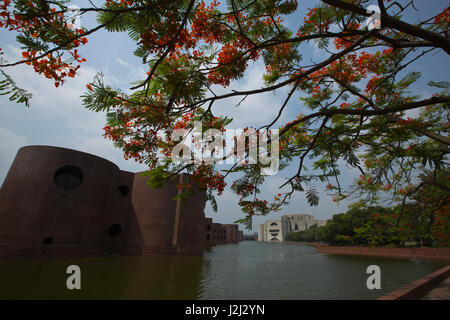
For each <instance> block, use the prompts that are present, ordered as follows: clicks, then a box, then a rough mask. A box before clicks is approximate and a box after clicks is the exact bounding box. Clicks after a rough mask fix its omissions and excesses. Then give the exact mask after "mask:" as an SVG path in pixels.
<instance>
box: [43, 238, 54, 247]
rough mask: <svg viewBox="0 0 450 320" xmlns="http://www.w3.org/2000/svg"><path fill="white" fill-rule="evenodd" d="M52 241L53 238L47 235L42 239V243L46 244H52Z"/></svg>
mask: <svg viewBox="0 0 450 320" xmlns="http://www.w3.org/2000/svg"><path fill="white" fill-rule="evenodd" d="M52 243H53V238H52V237H48V238H45V239H44V242H43V244H45V245H48V244H52Z"/></svg>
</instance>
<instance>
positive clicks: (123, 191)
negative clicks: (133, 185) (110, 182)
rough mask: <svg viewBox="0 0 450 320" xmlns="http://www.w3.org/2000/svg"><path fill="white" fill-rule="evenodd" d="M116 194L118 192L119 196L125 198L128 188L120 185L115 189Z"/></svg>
mask: <svg viewBox="0 0 450 320" xmlns="http://www.w3.org/2000/svg"><path fill="white" fill-rule="evenodd" d="M117 192H119V195H121V196H122V197H125V196H126V195H127V194H128V192H130V188H128V186H126V185H124V184H122V185H120V186H119V187H118V188H117Z"/></svg>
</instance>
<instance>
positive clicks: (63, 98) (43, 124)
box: [0, 0, 450, 232]
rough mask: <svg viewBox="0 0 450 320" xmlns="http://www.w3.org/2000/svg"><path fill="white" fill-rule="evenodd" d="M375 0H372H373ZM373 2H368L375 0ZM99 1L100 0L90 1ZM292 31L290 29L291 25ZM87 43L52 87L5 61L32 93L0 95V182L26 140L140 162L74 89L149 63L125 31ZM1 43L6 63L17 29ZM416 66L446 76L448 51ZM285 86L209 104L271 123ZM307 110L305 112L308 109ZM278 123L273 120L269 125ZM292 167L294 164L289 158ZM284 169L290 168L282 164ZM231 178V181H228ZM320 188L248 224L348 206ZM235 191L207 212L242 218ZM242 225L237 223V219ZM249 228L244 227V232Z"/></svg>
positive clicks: (132, 74)
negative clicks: (70, 71) (311, 201)
mask: <svg viewBox="0 0 450 320" xmlns="http://www.w3.org/2000/svg"><path fill="white" fill-rule="evenodd" d="M375 2H376V1H375ZM375 2H374V3H375ZM93 3H95V4H97V5H98V4H101V3H103V1H99V0H97V1H93ZM299 3H300V6H299V9H298V10H297V12H296V13H295V14H294V15H292V16H290V17H289V19H288V20H287V23H288V26H289V27H291V28H292V29H295V26H298V24H299V22H301V21H303V16H304V12H305V11H306V9H307V8H311V7H314V5H315V4H316V3H318V1H312V0H310V1H299ZM71 4H74V5H78V6H80V7H82V6H87V5H89V4H88V1H85V0H80V1H72V2H71ZM446 4H447V2H446V1H440V0H434V1H432V2H428V1H427V2H426V1H417V5H416V7H417V9H418V10H417V13H414V12H413V13H412V14H411V16H410V17H409V18H411V19H412V20H414V18H415V17H414V14H417V15H419V14H425V15H430V14H433V13H434V14H436V13H438V12H439V11H440V10H442V8H444V7H445V5H446ZM94 24H95V17H94V16H87V17H83V18H82V19H81V25H82V26H83V27H87V28H89V27H92V26H94ZM294 33H295V32H294ZM88 39H89V43H88V44H87V45H86V46H84V47H80V48H79V52H80V54H81V56H82V57H84V58H86V59H87V62H85V63H83V64H82V67H81V68H80V69H79V70H78V72H77V76H76V77H75V78H73V79H68V80H67V81H66V83H65V84H64V85H63V86H62V87H59V88H55V86H54V84H53V81H51V80H48V79H46V78H45V77H43V76H39V75H37V74H36V73H35V72H34V71H33V70H32V68H31V67H30V66H27V65H19V66H16V67H13V68H6V69H4V71H5V72H6V73H8V74H9V75H10V76H12V77H13V79H14V80H15V81H16V83H17V84H18V85H19V87H22V88H24V89H26V90H28V91H29V92H31V93H32V94H33V98H32V99H31V106H30V107H29V108H27V107H25V105H23V104H16V103H15V102H10V101H9V100H8V99H7V97H6V96H0V183H3V180H4V178H5V177H6V175H7V173H8V169H9V167H10V166H11V164H12V162H13V160H14V157H15V155H16V153H17V151H18V149H19V148H21V147H23V146H27V145H50V146H57V147H64V148H70V149H75V150H79V151H83V152H87V153H91V154H95V155H97V156H100V157H103V158H105V159H107V160H110V161H112V162H114V163H115V164H117V165H118V166H119V167H120V168H121V169H122V170H127V171H132V172H137V171H143V170H145V169H146V167H145V166H143V165H139V164H137V163H135V162H134V161H131V160H128V161H126V160H124V159H123V154H122V151H121V150H120V149H117V148H115V147H114V146H113V144H112V142H111V141H109V140H106V139H104V138H103V136H102V135H103V129H102V128H103V127H104V126H105V114H104V113H95V112H92V111H89V110H86V109H84V108H83V107H82V103H81V98H80V95H82V94H83V93H84V92H85V85H86V84H87V83H89V82H91V81H92V80H93V78H94V76H95V75H96V74H97V73H98V72H100V71H101V72H103V73H104V75H105V77H104V79H105V81H106V82H107V83H110V84H115V85H117V86H119V87H121V88H129V87H130V86H131V85H130V83H131V82H133V81H136V80H138V79H144V78H145V77H146V71H147V67H146V66H145V65H142V63H141V61H140V59H139V58H137V57H135V56H134V55H133V51H134V49H135V47H136V45H135V43H134V42H133V41H132V40H130V39H129V38H128V36H127V34H126V33H108V32H106V31H99V32H97V33H94V34H93V35H91V36H89V37H88ZM0 47H1V48H2V49H3V51H4V52H5V55H3V57H4V58H5V59H6V60H8V61H9V62H14V61H17V60H18V59H20V58H21V55H20V52H21V50H20V49H19V47H18V44H17V43H16V41H15V35H14V34H12V33H10V32H8V31H5V30H3V29H2V30H0ZM302 50H303V51H302V54H304V57H305V61H307V60H306V59H311V60H314V61H319V59H321V58H324V57H326V55H325V54H324V53H323V52H322V51H321V50H319V49H318V48H317V47H316V46H315V45H314V44H313V43H311V44H307V45H305V46H304V47H302ZM417 69H418V70H423V71H424V76H423V78H424V79H427V81H429V80H434V81H444V80H448V72H449V71H450V68H449V64H448V59H447V56H446V55H445V54H443V53H438V54H436V55H435V56H433V59H432V60H430V61H426V62H420V63H419V64H418V65H417ZM263 72H264V65H263V63H261V61H258V62H256V63H255V64H252V65H250V66H249V69H248V71H247V76H246V77H245V78H244V79H242V80H239V81H236V82H233V83H232V85H231V87H229V88H227V89H223V88H220V87H217V88H216V90H217V92H218V93H221V92H226V91H229V90H232V89H236V90H248V89H254V88H259V87H263V86H264V82H263V80H262V74H263ZM415 90H417V92H418V94H420V95H423V97H429V95H430V93H431V91H429V89H428V88H426V86H425V82H419V83H418V84H417V85H416V87H415ZM285 95H286V90H284V91H283V90H277V91H276V92H275V93H266V94H261V95H252V96H249V97H248V98H247V99H246V100H245V101H244V102H243V103H242V104H240V106H239V107H236V105H237V103H238V102H239V100H240V98H234V99H227V100H221V101H219V102H218V103H216V104H215V105H214V108H213V113H214V114H223V115H228V116H231V117H233V118H234V119H235V121H233V122H232V123H231V124H230V125H228V128H235V129H237V128H245V127H247V126H253V127H256V128H257V127H258V126H260V125H262V124H266V123H268V122H271V120H272V119H274V118H275V116H276V114H277V112H278V108H279V106H281V104H282V102H283V100H284V97H285ZM302 112H304V113H305V109H304V108H303V106H302V102H301V101H300V100H299V95H298V94H297V96H294V97H293V99H291V101H290V103H289V105H288V107H287V108H286V112H284V113H283V114H282V117H281V118H280V120H279V121H278V122H277V125H281V124H283V123H286V122H288V121H290V120H292V119H294V118H295V117H296V116H297V115H298V114H299V113H302ZM306 112H307V111H306ZM275 127H276V126H275ZM293 166H294V167H296V163H295V162H294V164H293ZM341 170H342V177H343V180H342V181H343V183H344V184H349V183H351V182H352V181H353V179H355V178H356V177H358V176H359V172H358V171H356V170H355V169H350V168H347V167H346V166H345V165H343V166H341ZM288 171H289V170H288ZM286 177H288V176H287V174H286V173H278V174H275V175H273V176H270V177H268V178H267V180H266V183H265V185H264V187H263V189H262V195H261V198H263V199H268V200H270V199H273V195H274V194H276V193H278V192H280V190H279V186H280V185H282V184H283V182H284V181H285V178H286ZM227 182H228V185H231V180H229V179H228V180H227ZM317 190H318V191H320V202H319V205H318V206H316V207H310V206H309V205H308V203H307V201H306V196H305V194H304V193H298V194H296V195H294V196H293V198H292V199H291V201H290V204H289V205H288V206H286V207H284V208H283V209H282V210H281V211H279V212H276V213H271V214H269V215H267V216H257V217H255V218H254V219H253V230H252V231H257V225H258V224H260V223H263V222H264V221H267V220H276V219H279V218H280V216H281V215H283V214H312V215H314V216H315V217H316V218H317V219H330V218H331V217H332V215H333V214H336V213H342V212H345V211H346V210H347V206H348V205H349V203H350V202H349V201H342V202H340V203H335V202H333V201H332V199H331V197H330V196H327V195H326V193H325V192H324V191H323V190H324V184H323V185H322V184H318V185H317ZM238 200H239V199H238V197H237V196H235V195H234V194H233V193H232V192H231V191H229V190H226V191H225V192H224V194H223V195H222V196H220V197H217V202H218V207H219V210H218V212H213V210H212V208H211V207H210V206H209V204H207V206H206V208H205V214H206V216H208V217H212V218H213V219H214V220H215V221H216V222H219V223H233V222H234V221H236V220H237V219H240V218H242V217H243V214H242V213H241V211H240V209H239V207H238V205H237V202H238ZM240 229H241V230H242V229H243V227H242V226H241V227H240ZM246 232H248V231H246Z"/></svg>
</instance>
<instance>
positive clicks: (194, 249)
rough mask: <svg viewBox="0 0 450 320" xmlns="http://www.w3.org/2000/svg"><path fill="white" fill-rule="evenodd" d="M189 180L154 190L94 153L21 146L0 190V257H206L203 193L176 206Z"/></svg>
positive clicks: (176, 179) (137, 175) (137, 176)
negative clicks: (180, 190) (179, 186)
mask: <svg viewBox="0 0 450 320" xmlns="http://www.w3.org/2000/svg"><path fill="white" fill-rule="evenodd" d="M183 179H184V180H183ZM189 179H190V177H189V176H188V175H186V174H181V175H178V176H176V177H174V178H173V179H172V180H170V181H168V182H167V183H166V184H165V185H164V186H163V187H162V188H157V189H152V188H150V187H149V186H148V185H147V184H146V182H147V178H146V177H144V176H142V173H139V172H138V173H132V172H127V171H123V170H120V169H119V168H118V167H117V166H116V165H115V164H114V163H112V162H110V161H108V160H105V159H102V158H100V157H97V156H94V155H91V154H87V153H84V152H80V151H76V150H71V149H65V148H58V147H50V146H27V147H23V148H21V149H19V151H18V153H17V155H16V157H15V159H14V162H13V164H12V165H11V168H10V170H9V172H8V175H7V176H6V178H5V181H4V183H3V185H2V188H1V189H0V256H26V257H43V256H58V257H59V256H61V257H73V256H102V255H152V254H174V255H178V254H180V255H199V254H202V252H203V249H204V247H205V241H206V238H207V235H206V233H207V230H206V228H205V215H204V208H205V194H204V192H203V191H200V190H197V189H196V190H195V196H194V197H190V198H189V199H188V200H187V201H186V202H181V201H180V200H178V201H177V200H173V199H174V197H175V196H176V195H177V192H178V190H177V188H176V186H177V184H178V183H179V182H180V181H187V180H189ZM236 227H237V225H236Z"/></svg>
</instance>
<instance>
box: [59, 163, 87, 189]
mask: <svg viewBox="0 0 450 320" xmlns="http://www.w3.org/2000/svg"><path fill="white" fill-rule="evenodd" d="M82 181H83V172H82V171H81V169H80V168H78V167H75V166H64V167H61V168H59V169H58V170H56V172H55V175H54V176H53V182H54V183H55V184H56V186H57V187H58V188H61V189H63V190H70V189H73V188H76V187H78V186H79V185H80V184H81V182H82Z"/></svg>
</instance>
